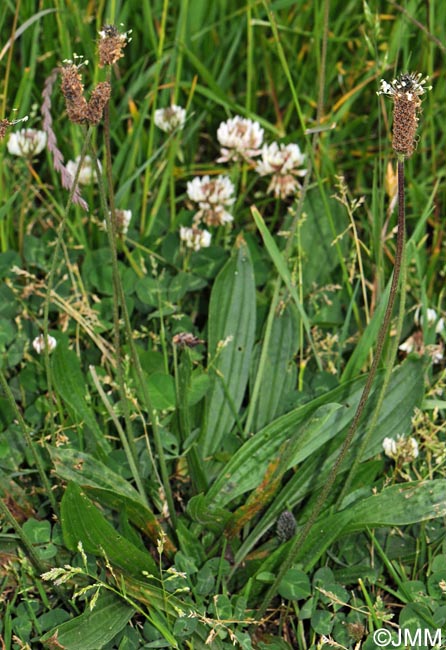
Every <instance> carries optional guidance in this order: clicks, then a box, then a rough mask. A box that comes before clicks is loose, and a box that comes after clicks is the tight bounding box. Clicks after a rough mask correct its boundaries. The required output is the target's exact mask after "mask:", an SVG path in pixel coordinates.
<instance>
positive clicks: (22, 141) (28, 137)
mask: <svg viewBox="0 0 446 650" xmlns="http://www.w3.org/2000/svg"><path fill="white" fill-rule="evenodd" d="M46 142H47V137H46V133H45V131H38V130H37V129H20V131H17V132H16V133H11V135H10V136H9V140H8V144H7V147H8V151H9V153H10V154H11V155H13V156H21V157H23V158H28V157H29V156H37V154H39V153H41V152H42V151H43V150H44V149H45V147H46Z"/></svg>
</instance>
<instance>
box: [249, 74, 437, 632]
mask: <svg viewBox="0 0 446 650" xmlns="http://www.w3.org/2000/svg"><path fill="white" fill-rule="evenodd" d="M427 80H428V78H427V77H425V78H422V75H421V74H415V73H410V74H409V73H406V74H402V75H400V76H399V77H398V78H396V79H395V80H394V81H393V82H392V83H391V84H389V83H387V82H386V81H381V89H380V91H379V93H378V94H384V95H388V96H390V97H391V98H392V99H393V101H394V111H393V117H394V122H393V134H392V135H393V138H392V146H393V150H394V151H395V153H396V155H397V157H398V204H399V205H398V234H397V242H396V252H395V263H394V270H393V278H392V283H391V287H390V293H389V300H388V303H387V307H386V311H385V314H384V318H383V321H382V324H381V327H380V330H379V332H378V337H377V342H376V349H375V354H374V357H373V361H372V365H371V368H370V371H369V374H368V377H367V381H366V383H365V386H364V389H363V391H362V394H361V398H360V400H359V404H358V406H357V409H356V412H355V414H354V416H353V420H352V423H351V425H350V428H349V430H348V432H347V436H346V438H345V440H344V442H343V444H342V446H341V449H340V452H339V455H338V457H337V458H336V460H335V462H334V465H333V467H332V469H331V471H330V474H329V476H328V478H327V481H326V483H325V485H324V487H323V488H322V490H321V492H320V495H319V498H318V500H317V502H316V504H315V506H314V509H313V511H312V513H311V515H310V517H309V519H308V521H307V522H306V523H305V525H304V526H303V528H302V529H301V531H300V533H299V534H298V535H297V536H296V538H295V539H294V541H293V542H292V543H291V546H290V548H289V551H288V555H287V556H286V558H285V560H284V561H283V562H282V565H281V566H280V568H279V570H278V572H277V575H276V578H275V580H274V582H273V584H272V585H271V586H270V588H269V589H268V591H267V593H266V596H265V598H264V600H263V603H262V605H261V606H260V608H259V610H258V612H257V620H258V619H260V618H261V617H262V616H263V614H264V613H265V611H266V608H267V607H268V605H269V603H270V601H271V599H272V598H273V597H274V596H275V595H276V593H277V589H278V587H279V585H280V582H281V580H282V579H283V577H284V575H285V573H286V572H287V571H288V569H289V568H290V567H291V566H292V565H293V563H294V562H295V561H296V560H297V559H298V557H299V554H300V553H301V551H302V549H303V547H304V544H305V542H306V540H307V538H308V535H309V534H310V532H311V529H312V528H313V526H314V524H315V523H316V521H317V519H318V517H319V515H320V513H321V511H322V509H323V507H324V504H325V503H326V500H327V498H328V496H329V494H330V492H331V491H332V489H333V486H334V483H335V481H336V478H337V476H338V473H339V470H340V469H341V467H342V465H343V463H344V461H345V459H346V456H347V452H348V450H349V448H350V446H351V443H352V441H353V438H354V436H355V433H356V431H357V429H358V426H359V424H360V421H361V417H362V415H363V413H364V409H365V406H366V404H367V402H368V398H369V395H370V392H371V389H372V385H373V381H374V379H375V376H376V372H377V370H378V366H379V362H380V359H381V355H382V351H383V348H384V343H385V341H386V338H387V335H388V331H389V326H390V321H391V317H392V312H393V307H394V304H395V300H396V296H397V293H398V287H399V286H400V281H401V285H404V283H405V275H406V269H405V259H404V242H405V201H404V198H405V197H404V161H405V159H406V158H409V157H410V156H411V155H412V154H413V152H414V150H415V144H416V141H415V136H416V129H417V125H418V114H419V111H420V106H421V99H420V96H421V95H423V94H424V93H425V92H426V91H427V90H429V89H430V86H426V83H427ZM404 290H405V288H404V286H402V290H401V293H402V295H401V301H402V302H404ZM403 317H404V313H403V311H402V310H400V314H399V323H398V325H399V326H400V325H401V321H402V318H403ZM399 329H400V327H397V331H399ZM392 365H393V364H390V365H388V367H387V368H386V374H385V377H384V380H383V389H384V390H385V387H386V386H387V384H388V381H389V379H390V373H391V371H392ZM382 396H383V391H381V394H380V396H379V398H378V408H379V407H380V405H381V404H382ZM373 420H374V421H376V413H375V414H374V418H373ZM372 426H373V425H372ZM371 429H372V427H369V428H368V431H367V433H366V435H365V437H364V439H363V441H362V444H361V449H360V450H359V451H358V453H357V454H356V459H355V460H354V462H353V465H352V467H351V469H350V471H349V473H348V476H347V478H346V480H345V481H344V485H343V488H342V490H341V495H340V496H339V498H338V501H337V503H338V504H340V503H341V502H342V499H343V497H344V496H345V495H346V494H347V493H348V488H349V486H350V485H351V482H352V480H353V477H354V475H355V472H356V469H357V466H358V464H359V462H360V459H361V455H362V451H363V449H364V448H365V446H366V442H367V441H368V439H369V437H370V434H371Z"/></svg>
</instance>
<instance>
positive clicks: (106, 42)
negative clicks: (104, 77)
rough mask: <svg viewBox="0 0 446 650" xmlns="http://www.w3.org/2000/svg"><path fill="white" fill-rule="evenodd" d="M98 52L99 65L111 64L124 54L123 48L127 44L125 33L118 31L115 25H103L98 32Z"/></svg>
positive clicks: (101, 66)
mask: <svg viewBox="0 0 446 650" xmlns="http://www.w3.org/2000/svg"><path fill="white" fill-rule="evenodd" d="M99 36H100V39H99V43H98V54H99V67H100V68H103V67H104V66H106V65H113V63H116V61H118V60H119V59H121V58H122V57H123V56H124V53H123V51H122V50H123V49H124V47H125V46H126V45H127V42H128V39H127V33H126V32H125V33H122V34H121V33H120V32H119V30H118V28H117V27H115V25H104V27H103V28H102V30H101V31H100V32H99Z"/></svg>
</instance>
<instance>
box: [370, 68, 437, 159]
mask: <svg viewBox="0 0 446 650" xmlns="http://www.w3.org/2000/svg"><path fill="white" fill-rule="evenodd" d="M428 79H429V77H424V79H423V78H422V75H421V74H420V73H418V74H417V73H415V72H411V73H405V74H401V75H400V76H399V77H397V78H396V79H394V80H393V81H392V83H390V84H389V83H387V81H384V79H381V88H380V90H379V92H378V95H388V96H389V97H391V98H392V99H393V139H392V147H393V150H394V152H395V153H396V154H397V156H398V158H400V159H402V160H404V159H405V158H409V157H410V156H411V155H412V154H413V152H414V149H415V136H416V131H417V126H418V113H419V112H420V107H421V99H420V96H421V95H424V93H425V92H426V91H428V90H430V89H431V88H432V86H426V83H427V81H428Z"/></svg>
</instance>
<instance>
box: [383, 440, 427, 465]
mask: <svg viewBox="0 0 446 650" xmlns="http://www.w3.org/2000/svg"><path fill="white" fill-rule="evenodd" d="M382 444H383V450H384V453H385V455H386V456H388V457H389V458H391V459H392V460H399V461H400V462H402V463H410V462H412V461H413V460H415V458H417V457H418V454H419V451H418V443H417V441H416V440H415V438H406V437H405V436H402V435H399V436H397V437H396V440H395V439H394V438H384V440H383V443H382Z"/></svg>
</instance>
